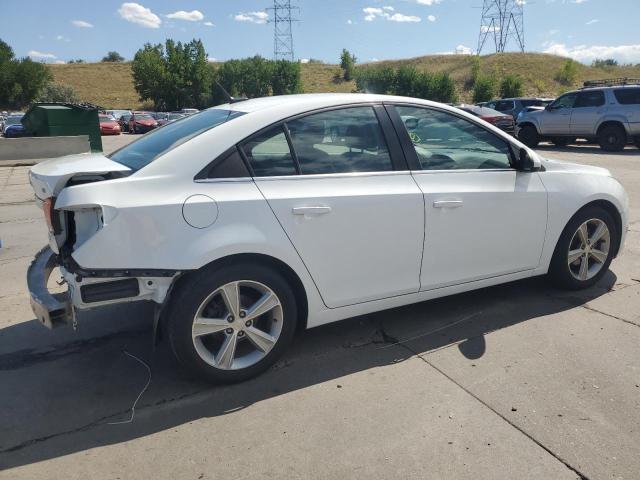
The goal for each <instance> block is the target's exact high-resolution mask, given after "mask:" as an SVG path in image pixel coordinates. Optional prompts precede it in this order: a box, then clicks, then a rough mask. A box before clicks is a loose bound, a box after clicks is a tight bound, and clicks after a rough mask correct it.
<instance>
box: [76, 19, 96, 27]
mask: <svg viewBox="0 0 640 480" xmlns="http://www.w3.org/2000/svg"><path fill="white" fill-rule="evenodd" d="M71 23H72V24H73V26H74V27H78V28H93V25H92V24H91V23H89V22H85V21H84V20H71Z"/></svg>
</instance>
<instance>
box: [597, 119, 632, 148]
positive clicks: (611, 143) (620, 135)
mask: <svg viewBox="0 0 640 480" xmlns="http://www.w3.org/2000/svg"><path fill="white" fill-rule="evenodd" d="M598 143H599V144H600V148H601V149H602V150H604V151H605V152H620V151H622V150H624V146H625V145H626V143H627V134H626V132H625V131H624V128H622V127H621V126H619V125H606V126H604V127H602V129H600V132H599V133H598Z"/></svg>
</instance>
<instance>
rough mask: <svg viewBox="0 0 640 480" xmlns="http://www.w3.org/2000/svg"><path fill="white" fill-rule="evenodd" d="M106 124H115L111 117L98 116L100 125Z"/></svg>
mask: <svg viewBox="0 0 640 480" xmlns="http://www.w3.org/2000/svg"><path fill="white" fill-rule="evenodd" d="M107 122H115V119H114V118H112V117H106V116H102V115H101V116H100V123H107Z"/></svg>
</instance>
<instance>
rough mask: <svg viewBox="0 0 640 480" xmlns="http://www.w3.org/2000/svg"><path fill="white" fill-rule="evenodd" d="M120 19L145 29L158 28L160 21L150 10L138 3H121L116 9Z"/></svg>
mask: <svg viewBox="0 0 640 480" xmlns="http://www.w3.org/2000/svg"><path fill="white" fill-rule="evenodd" d="M118 13H119V14H120V17H122V18H123V19H124V20H126V21H127V22H131V23H137V24H138V25H142V26H143V27H147V28H159V27H160V24H161V23H162V20H160V17H159V16H157V15H156V14H155V13H153V12H152V11H151V9H149V8H146V7H144V6H142V5H140V4H139V3H123V4H122V5H120V8H119V9H118Z"/></svg>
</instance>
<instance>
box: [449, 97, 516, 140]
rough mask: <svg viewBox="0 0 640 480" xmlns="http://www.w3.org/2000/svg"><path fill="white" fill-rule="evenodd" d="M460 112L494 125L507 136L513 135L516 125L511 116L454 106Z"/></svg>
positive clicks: (474, 107)
mask: <svg viewBox="0 0 640 480" xmlns="http://www.w3.org/2000/svg"><path fill="white" fill-rule="evenodd" d="M456 106H457V107H458V108H459V109H460V110H464V111H465V112H469V113H471V114H473V115H475V116H476V117H480V118H481V119H482V120H484V121H485V122H489V123H491V124H492V125H495V126H496V127H498V128H499V129H500V130H504V131H505V132H507V133H508V134H509V135H515V129H516V124H515V121H514V120H513V117H512V116H511V115H507V114H505V113H500V112H498V111H497V110H493V109H491V108H487V107H478V106H476V105H465V104H462V105H456Z"/></svg>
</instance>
